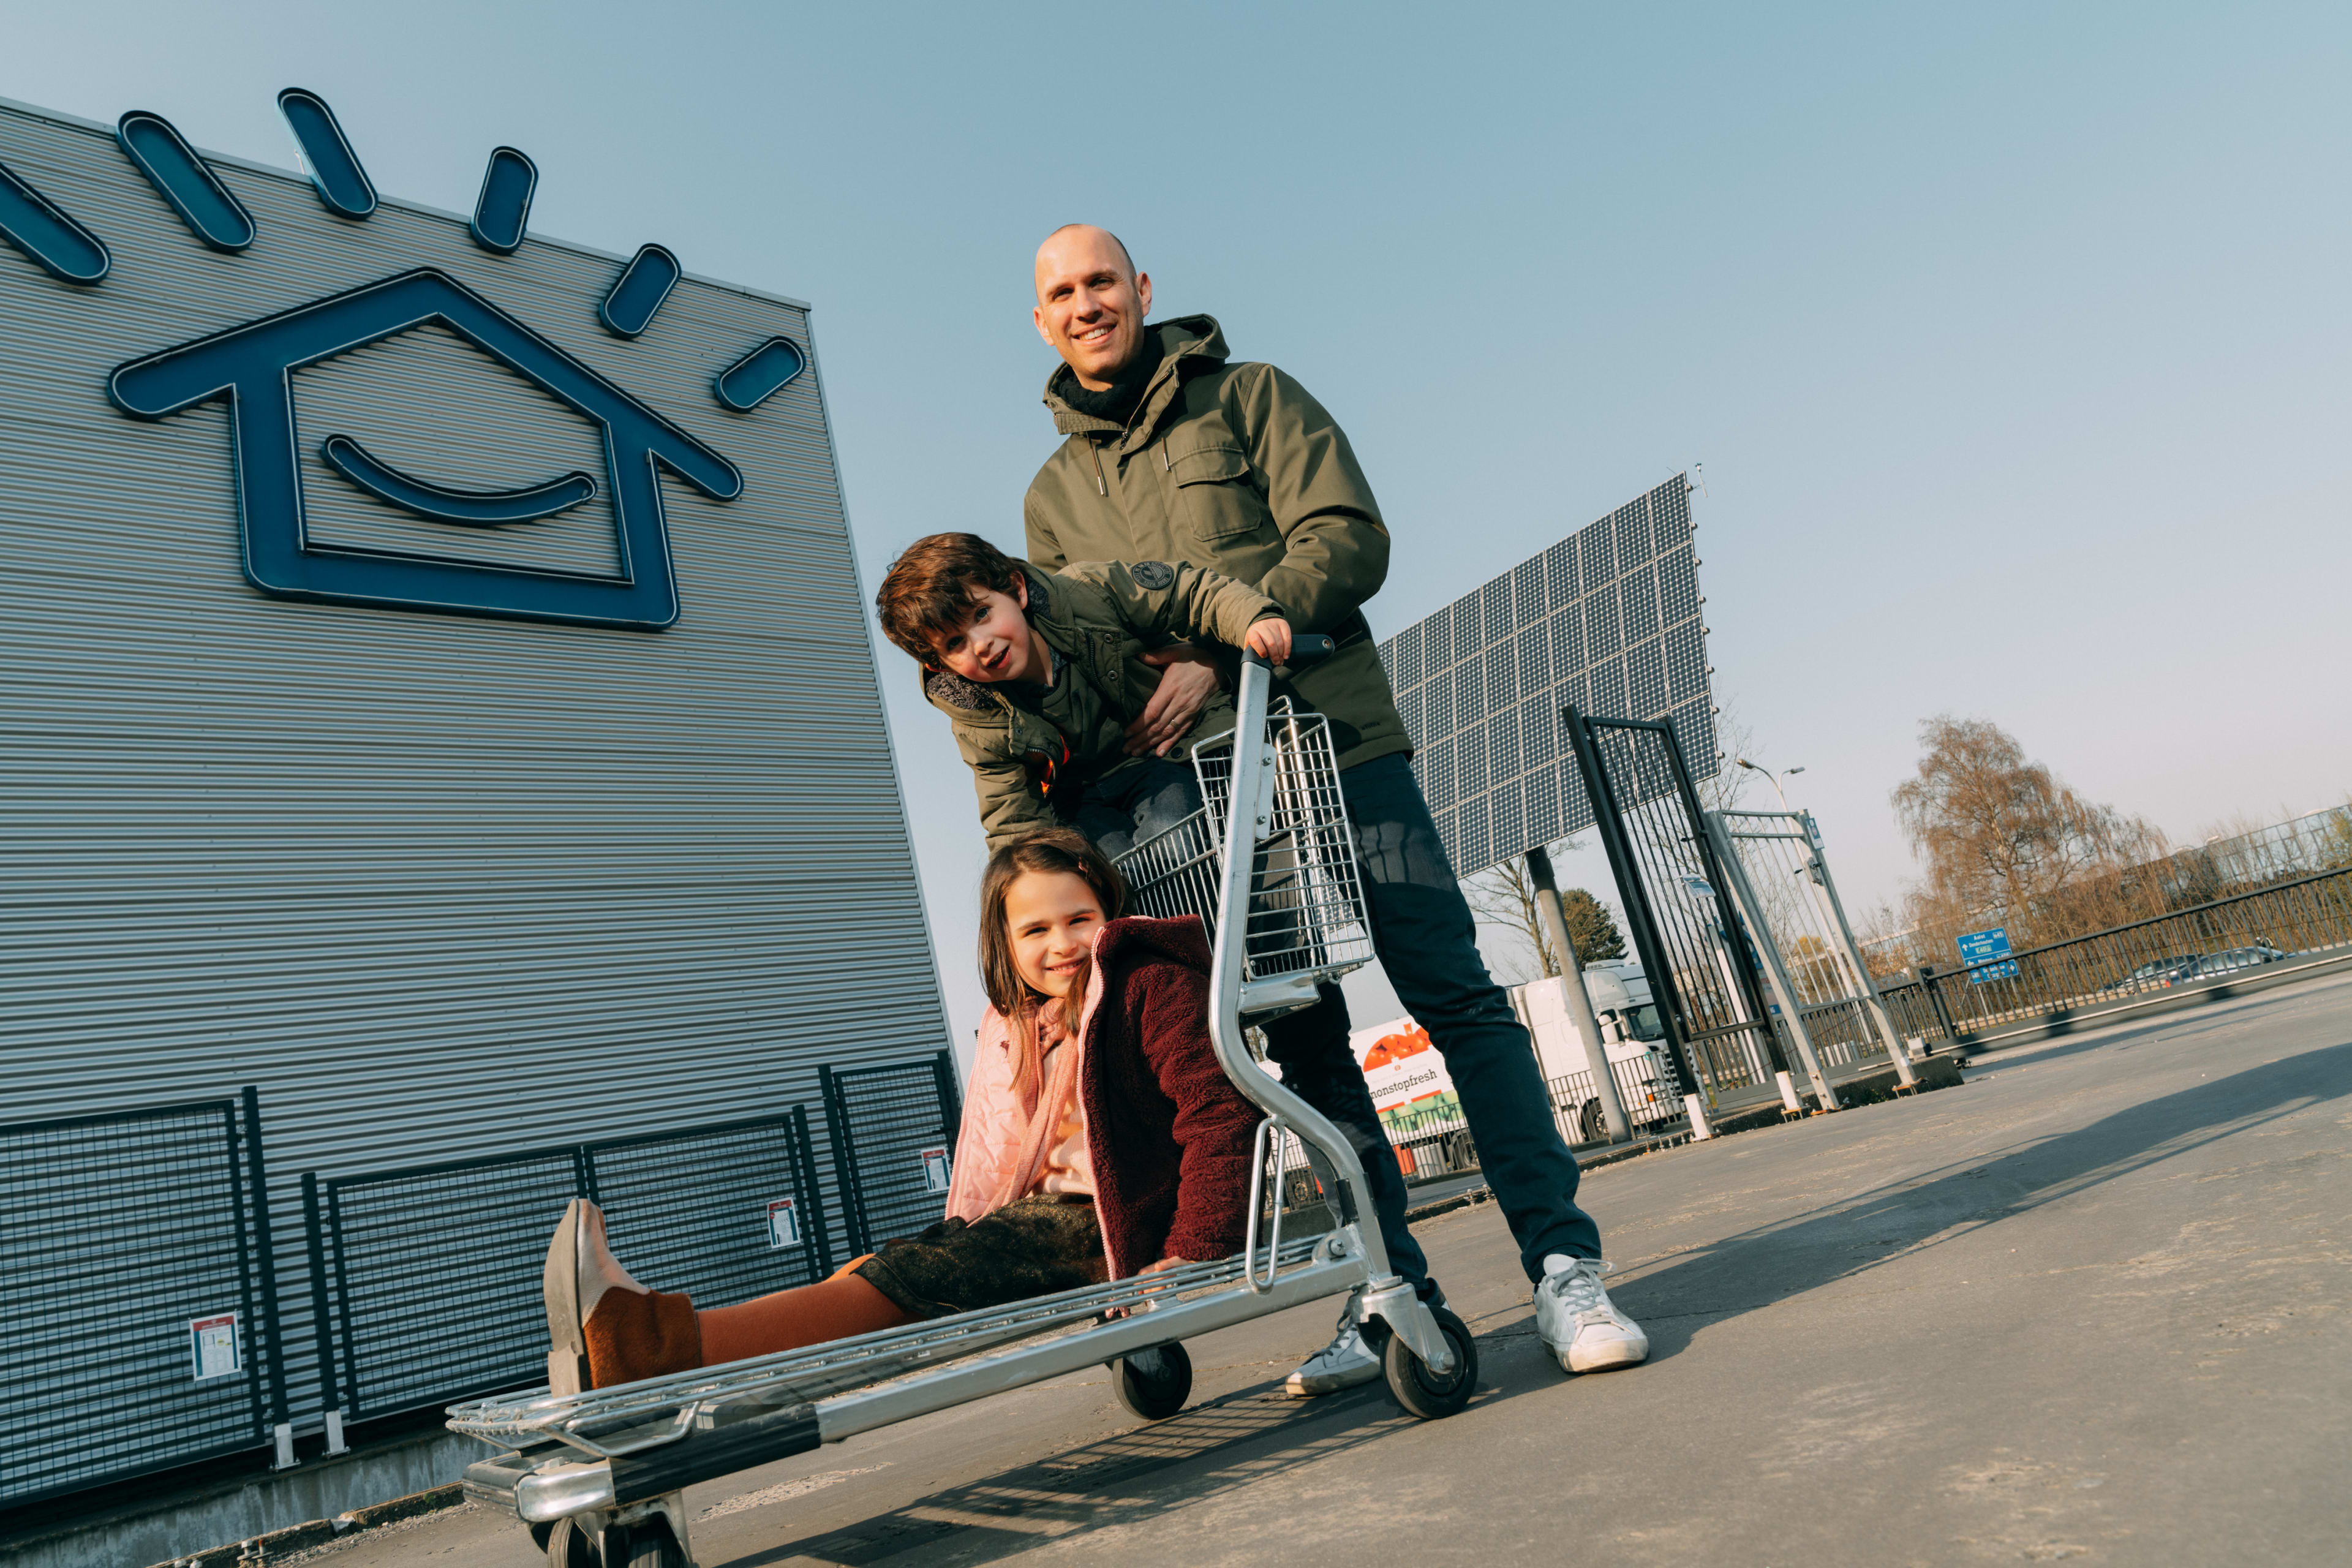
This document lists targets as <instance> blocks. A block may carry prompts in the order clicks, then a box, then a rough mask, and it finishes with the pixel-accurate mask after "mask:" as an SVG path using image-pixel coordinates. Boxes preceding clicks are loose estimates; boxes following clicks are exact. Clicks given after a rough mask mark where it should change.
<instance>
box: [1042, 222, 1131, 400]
mask: <svg viewBox="0 0 2352 1568" xmlns="http://www.w3.org/2000/svg"><path fill="white" fill-rule="evenodd" d="M1150 309H1151V279H1150V277H1149V276H1148V275H1146V274H1144V273H1140V272H1138V271H1136V269H1135V263H1134V262H1132V261H1130V260H1129V259H1128V255H1127V250H1126V247H1123V246H1121V245H1120V244H1119V242H1118V238H1117V237H1115V236H1113V235H1112V234H1111V233H1110V231H1109V230H1108V229H1100V228H1097V227H1095V226H1093V225H1091V224H1072V225H1070V226H1068V227H1066V228H1060V229H1056V230H1055V231H1054V232H1053V233H1052V234H1050V235H1048V236H1046V237H1045V244H1044V245H1042V246H1040V247H1038V249H1037V308H1036V310H1035V311H1034V319H1035V321H1036V322H1037V334H1038V336H1040V337H1042V338H1044V339H1045V342H1047V343H1049V344H1050V345H1052V347H1053V350H1054V352H1055V353H1057V354H1060V355H1061V356H1062V359H1063V362H1064V363H1066V364H1067V365H1068V366H1069V367H1070V369H1071V370H1072V371H1074V372H1076V374H1077V378H1078V384H1080V385H1081V386H1084V387H1086V388H1087V390H1089V391H1092V392H1100V391H1103V390H1104V389H1105V388H1107V387H1108V386H1109V385H1110V384H1111V383H1113V382H1114V381H1116V380H1117V379H1118V373H1119V370H1120V368H1121V367H1123V366H1124V365H1125V364H1126V363H1127V362H1128V361H1129V360H1130V359H1132V358H1134V357H1135V351H1136V346H1137V345H1138V344H1139V342H1142V340H1143V318H1144V316H1145V315H1146V314H1147V313H1148V312H1149V311H1150Z"/></svg>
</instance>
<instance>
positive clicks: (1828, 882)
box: [1798, 811, 1919, 1089]
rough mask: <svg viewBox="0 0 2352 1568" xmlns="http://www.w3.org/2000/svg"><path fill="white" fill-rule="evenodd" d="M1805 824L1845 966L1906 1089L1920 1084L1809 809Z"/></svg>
mask: <svg viewBox="0 0 2352 1568" xmlns="http://www.w3.org/2000/svg"><path fill="white" fill-rule="evenodd" d="M1798 815H1799V816H1800V818H1801V820H1802V821H1803V823H1804V826H1805V847H1807V848H1808V849H1810V850H1811V852H1812V854H1811V862H1812V864H1811V866H1810V867H1809V868H1808V869H1809V870H1811V873H1812V883H1813V892H1814V896H1815V897H1816V898H1818V899H1819V900H1821V903H1822V909H1823V910H1826V911H1827V913H1828V914H1829V917H1830V930H1832V931H1835V932H1836V933H1837V937H1838V941H1839V942H1840V943H1841V945H1842V948H1843V953H1844V957H1845V962H1846V967H1847V968H1849V969H1851V970H1852V971H1853V978H1854V984H1857V985H1859V986H1860V987H1861V988H1862V999H1863V1003H1864V1005H1865V1006H1867V1007H1868V1008H1869V1009H1870V1019H1871V1022H1872V1023H1873V1024H1874V1025H1876V1026H1877V1028H1878V1035H1879V1037H1880V1038H1881V1039H1883V1040H1885V1042H1886V1055H1887V1058H1888V1059H1890V1060H1891V1061H1893V1062H1894V1064H1895V1077H1896V1078H1897V1079H1900V1080H1901V1081H1902V1084H1903V1087H1904V1088H1906V1089H1916V1088H1917V1087H1918V1086H1919V1075H1918V1074H1917V1073H1916V1072H1914V1071H1912V1070H1911V1053H1910V1051H1909V1050H1907V1049H1906V1048H1905V1047H1904V1044H1903V1039H1902V1037H1900V1036H1899V1035H1897V1034H1896V1033H1895V1020H1894V1019H1893V1018H1891V1017H1889V1016H1887V1012H1886V1004H1885V1001H1883V1000H1882V999H1881V998H1880V996H1879V994H1878V982H1877V981H1875V980H1873V979H1872V978H1871V977H1870V965H1869V964H1867V963H1864V962H1863V957H1862V944H1861V943H1860V942H1856V941H1854V940H1853V926H1852V925H1850V924H1848V923H1847V922H1846V918H1845V904H1844V902H1843V900H1840V899H1839V898H1838V891H1837V883H1836V882H1835V881H1833V880H1832V879H1831V877H1830V862H1829V857H1828V856H1826V855H1824V854H1823V853H1822V830H1821V826H1820V825H1819V824H1817V823H1816V822H1814V821H1813V814H1812V813H1811V812H1810V811H1807V812H1800V813H1799V814H1798Z"/></svg>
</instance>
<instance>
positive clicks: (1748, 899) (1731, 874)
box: [1706, 811, 1840, 1110]
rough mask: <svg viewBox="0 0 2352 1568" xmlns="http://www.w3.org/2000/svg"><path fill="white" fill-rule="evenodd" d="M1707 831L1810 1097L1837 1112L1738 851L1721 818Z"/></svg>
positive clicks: (1711, 820) (1712, 816)
mask: <svg viewBox="0 0 2352 1568" xmlns="http://www.w3.org/2000/svg"><path fill="white" fill-rule="evenodd" d="M1706 831H1707V833H1708V835H1709V837H1712V838H1714V840H1715V858H1716V860H1717V863H1718V864H1719V865H1721V866H1722V868H1723V878H1724V880H1725V881H1727V882H1728V883H1730V884H1731V886H1730V887H1729V888H1727V889H1725V891H1727V892H1728V893H1730V894H1731V896H1732V899H1733V900H1734V901H1735V902H1736V903H1737V904H1738V909H1739V913H1740V915H1741V916H1742V917H1743V918H1744V919H1745V920H1746V921H1747V922H1748V937H1749V939H1750V940H1751V941H1753V942H1755V943H1756V956H1757V957H1759V958H1760V959H1762V960H1763V961H1764V976H1765V978H1766V979H1768V980H1769V981H1770V982H1771V983H1772V997H1773V1000H1775V1001H1776V1002H1778V1003H1780V1016H1782V1017H1783V1018H1785V1019H1787V1020H1788V1024H1789V1038H1790V1040H1791V1041H1792V1042H1794V1043H1795V1045H1796V1047H1797V1057H1798V1059H1799V1060H1800V1061H1801V1062H1802V1063H1803V1064H1804V1068H1805V1076H1806V1077H1808V1078H1810V1079H1812V1080H1813V1095H1814V1098H1815V1099H1816V1100H1818V1101H1819V1103H1820V1105H1821V1108H1822V1110H1838V1109H1840V1107H1839V1105H1838V1098H1837V1091H1836V1090H1835V1089H1832V1088H1831V1087H1830V1080H1829V1075H1827V1074H1826V1073H1824V1072H1822V1063H1821V1058H1819V1057H1817V1056H1815V1055H1814V1054H1813V1039H1812V1037H1811V1035H1809V1034H1807V1033H1806V1032H1805V1016H1804V1014H1803V1013H1802V1012H1801V1010H1800V1009H1799V1006H1798V1002H1797V988H1796V987H1795V986H1794V985H1792V984H1790V983H1789V971H1788V967H1787V966H1786V965H1785V964H1783V963H1781V962H1780V943H1779V942H1776V941H1774V940H1773V938H1772V928H1771V927H1769V926H1768V925H1766V924H1765V923H1764V906H1763V903H1762V901H1761V900H1759V899H1758V898H1757V897H1756V889H1755V887H1754V885H1753V884H1751V883H1750V882H1749V881H1748V868H1747V867H1746V866H1745V865H1743V864H1742V863H1741V862H1740V859H1739V855H1738V846H1737V845H1735V844H1733V843H1732V842H1731V835H1730V833H1729V832H1728V831H1727V830H1726V829H1725V827H1724V826H1723V815H1722V813H1720V812H1714V811H1710V812H1708V813H1707V814H1706Z"/></svg>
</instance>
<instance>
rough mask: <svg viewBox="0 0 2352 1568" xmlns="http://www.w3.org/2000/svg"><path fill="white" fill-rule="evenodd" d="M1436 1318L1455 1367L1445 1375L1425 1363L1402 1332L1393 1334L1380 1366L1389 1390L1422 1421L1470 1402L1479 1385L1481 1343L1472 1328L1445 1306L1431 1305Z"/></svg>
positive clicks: (1430, 1419)
mask: <svg viewBox="0 0 2352 1568" xmlns="http://www.w3.org/2000/svg"><path fill="white" fill-rule="evenodd" d="M1430 1313H1431V1315H1432V1316H1433V1317H1435V1318H1436V1320H1437V1331H1438V1332H1440V1333H1442V1334H1444V1336H1445V1342H1446V1343H1447V1344H1449V1345H1451V1346H1452V1347H1453V1348H1454V1370H1453V1371H1452V1372H1450V1373H1446V1374H1445V1375H1444V1377H1440V1376H1438V1375H1437V1374H1436V1373H1433V1372H1432V1371H1430V1370H1429V1368H1428V1367H1427V1366H1425V1365H1423V1363H1422V1359H1421V1358H1420V1357H1419V1356H1417V1355H1415V1354H1413V1353H1412V1347H1411V1346H1410V1345H1408V1344H1406V1343H1405V1342H1404V1336H1403V1335H1402V1334H1397V1333H1391V1334H1390V1335H1389V1336H1388V1343H1387V1345H1386V1346H1384V1347H1383V1348H1382V1349H1381V1370H1382V1371H1383V1372H1385V1373H1388V1378H1389V1392H1390V1393H1391V1394H1395V1395H1396V1402H1397V1403H1398V1404H1399V1405H1403V1406H1404V1408H1405V1413H1406V1414H1407V1415H1418V1416H1420V1417H1421V1418H1422V1419H1423V1421H1434V1420H1436V1419H1437V1418H1438V1417H1439V1416H1441V1415H1453V1414H1454V1412H1455V1411H1457V1410H1459V1409H1461V1408H1462V1407H1463V1406H1464V1405H1467V1404H1469V1403H1470V1395H1471V1394H1474V1393H1475V1392H1476V1391H1477V1387H1478V1344H1477V1342H1476V1341H1475V1340H1473V1339H1472V1338H1471V1337H1470V1330H1469V1329H1468V1327H1467V1326H1465V1324H1464V1323H1463V1321H1462V1320H1461V1319H1459V1318H1457V1317H1455V1316H1454V1314H1453V1313H1452V1312H1449V1311H1447V1310H1445V1309H1444V1308H1443V1307H1432V1308H1431V1309H1430Z"/></svg>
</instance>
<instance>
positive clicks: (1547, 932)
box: [1527, 845, 1633, 1143]
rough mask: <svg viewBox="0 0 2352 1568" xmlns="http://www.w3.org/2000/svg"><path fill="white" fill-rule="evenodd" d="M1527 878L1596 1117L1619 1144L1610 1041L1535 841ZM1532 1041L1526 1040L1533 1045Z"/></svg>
mask: <svg viewBox="0 0 2352 1568" xmlns="http://www.w3.org/2000/svg"><path fill="white" fill-rule="evenodd" d="M1527 860H1528V880H1530V881H1532V882H1533V883H1535V887H1536V918H1537V919H1538V921H1541V922H1542V924H1543V933H1544V939H1545V940H1546V941H1548V942H1550V943H1551V945H1552V947H1553V949H1554V950H1555V951H1556V952H1559V982H1560V985H1559V988H1560V991H1561V992H1562V994H1565V995H1566V997H1567V999H1568V1016H1569V1021H1570V1023H1571V1024H1573V1025H1574V1026H1575V1027H1576V1043H1577V1046H1578V1047H1579V1048H1580V1050H1582V1052H1583V1053H1584V1070H1585V1071H1586V1072H1588V1073H1590V1074H1591V1075H1592V1092H1593V1094H1594V1095H1595V1096H1596V1097H1597V1098H1598V1099H1599V1100H1600V1101H1601V1121H1602V1123H1603V1124H1604V1126H1605V1128H1606V1130H1607V1131H1608V1134H1609V1142H1612V1143H1622V1142H1625V1141H1626V1140H1627V1139H1629V1138H1631V1137H1633V1122H1632V1121H1629V1120H1628V1119H1627V1118H1626V1115H1625V1105H1624V1102H1623V1100H1622V1099H1620V1098H1619V1096H1618V1093H1617V1075H1616V1074H1614V1073H1612V1072H1611V1071H1610V1070H1609V1046H1608V1043H1607V1042H1606V1041H1605V1040H1603V1039H1602V1038H1601V1019H1600V1016H1599V1015H1598V1014H1596V1013H1595V1012H1594V1011H1593V1010H1592V994H1591V992H1590V991H1588V990H1586V989H1585V984H1584V961H1583V960H1582V959H1581V958H1580V957H1578V956H1577V952H1576V942H1575V940H1574V939H1573V938H1571V937H1570V935H1569V934H1568V911H1567V910H1566V909H1564V908H1562V907H1561V905H1560V901H1559V883H1558V882H1557V881H1555V880H1554V879H1553V878H1552V872H1551V851H1549V849H1546V848H1545V847H1543V846H1541V845H1538V846H1536V847H1534V848H1532V849H1530V850H1528V854H1527ZM1533 1043H1534V1042H1533V1041H1530V1042H1529V1044H1530V1045H1531V1046H1532V1045H1533Z"/></svg>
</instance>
